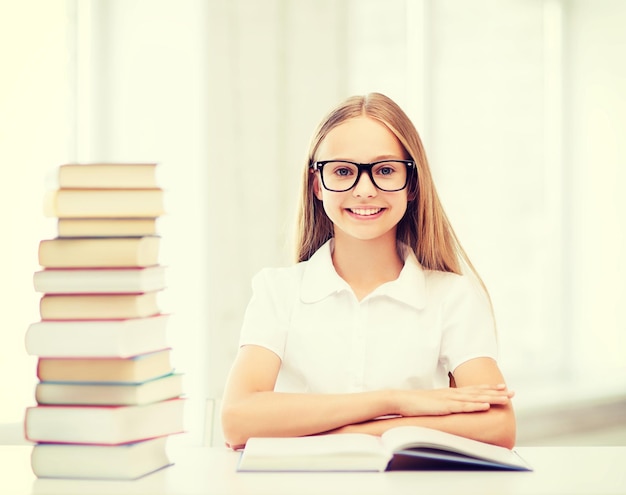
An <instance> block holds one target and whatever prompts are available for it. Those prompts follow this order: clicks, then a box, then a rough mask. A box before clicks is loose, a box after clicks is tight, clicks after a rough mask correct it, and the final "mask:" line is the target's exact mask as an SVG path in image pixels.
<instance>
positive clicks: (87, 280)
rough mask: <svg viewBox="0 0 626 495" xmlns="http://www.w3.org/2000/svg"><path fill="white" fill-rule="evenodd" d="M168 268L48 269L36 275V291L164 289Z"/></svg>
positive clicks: (142, 290)
mask: <svg viewBox="0 0 626 495" xmlns="http://www.w3.org/2000/svg"><path fill="white" fill-rule="evenodd" d="M165 272H166V269H165V267H164V266H161V265H155V266H147V267H131V268H91V269H88V268H86V269H81V268H46V269H44V270H39V271H37V272H35V273H34V274H33V286H34V288H35V291H37V292H43V293H46V294H116V293H137V292H152V291H158V290H162V289H164V288H165V286H166V280H165V278H166V277H165Z"/></svg>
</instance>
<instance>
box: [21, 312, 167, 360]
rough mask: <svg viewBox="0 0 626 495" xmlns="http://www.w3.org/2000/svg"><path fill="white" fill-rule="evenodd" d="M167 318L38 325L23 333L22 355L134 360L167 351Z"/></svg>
mask: <svg viewBox="0 0 626 495" xmlns="http://www.w3.org/2000/svg"><path fill="white" fill-rule="evenodd" d="M168 318H169V315H164V314H161V315H156V316H150V317H147V318H130V319H126V320H63V321H39V322H36V323H32V324H31V325H30V326H29V327H28V330H27V331H26V351H27V352H28V354H31V355H35V356H42V357H66V358H69V357H131V356H136V355H137V354H143V353H146V352H152V351H157V350H160V349H165V348H167V347H169V346H168V344H167V321H168Z"/></svg>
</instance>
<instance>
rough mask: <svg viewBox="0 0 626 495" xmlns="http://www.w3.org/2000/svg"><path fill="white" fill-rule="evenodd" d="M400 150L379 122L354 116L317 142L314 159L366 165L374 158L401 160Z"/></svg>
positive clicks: (390, 133) (402, 154) (392, 136)
mask: <svg viewBox="0 0 626 495" xmlns="http://www.w3.org/2000/svg"><path fill="white" fill-rule="evenodd" d="M404 154H405V153H404V148H403V147H402V144H400V141H398V138H396V136H395V135H394V134H393V133H392V132H391V131H390V130H389V129H388V128H387V126H385V125H384V124H383V123H382V122H379V121H378V120H376V119H372V118H371V117H367V116H364V115H363V116H359V117H354V118H352V119H349V120H346V121H345V122H342V123H341V124H339V125H338V126H337V127H335V128H333V129H332V130H331V131H330V132H329V133H328V134H327V135H326V137H325V138H324V139H323V140H322V142H321V143H320V146H319V148H318V153H317V155H318V156H317V159H318V160H329V159H333V158H343V159H352V160H355V161H360V162H368V161H372V160H375V159H376V158H381V157H384V158H389V157H396V158H403V157H404Z"/></svg>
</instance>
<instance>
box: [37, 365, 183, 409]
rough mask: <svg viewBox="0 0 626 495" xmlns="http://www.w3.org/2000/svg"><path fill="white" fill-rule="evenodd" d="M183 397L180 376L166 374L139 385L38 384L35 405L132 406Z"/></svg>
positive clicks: (113, 383)
mask: <svg viewBox="0 0 626 495" xmlns="http://www.w3.org/2000/svg"><path fill="white" fill-rule="evenodd" d="M182 394H183V382H182V375H180V374H174V373H172V374H170V375H166V376H162V377H157V378H153V379H151V380H147V381H145V382H139V383H115V382H109V383H105V382H99V383H89V382H50V381H46V382H40V383H38V384H37V386H36V387H35V399H36V400H37V403H38V404H59V405H92V406H103V405H112V406H133V405H142V404H150V403H152V402H159V401H162V400H168V399H174V398H176V397H180V396H181V395H182Z"/></svg>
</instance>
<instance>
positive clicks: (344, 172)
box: [328, 163, 354, 178]
mask: <svg viewBox="0 0 626 495" xmlns="http://www.w3.org/2000/svg"><path fill="white" fill-rule="evenodd" d="M331 164H332V168H331V170H332V173H333V175H336V176H337V177H340V178H344V177H350V176H352V175H354V170H353V167H350V166H349V165H346V164H345V163H329V164H328V165H331Z"/></svg>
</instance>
